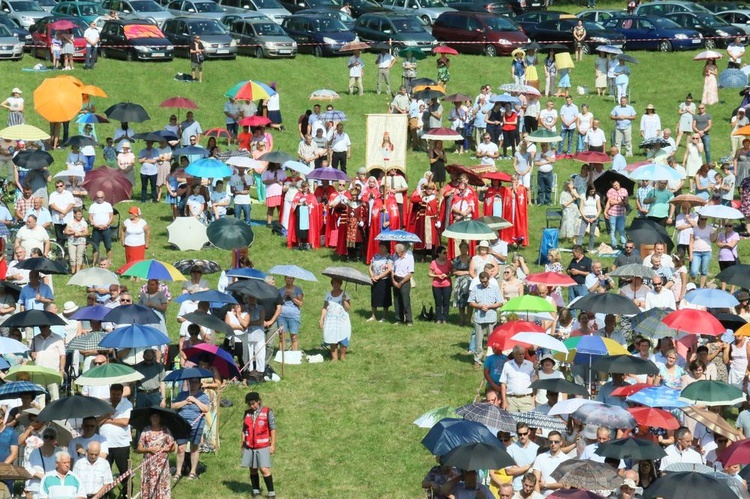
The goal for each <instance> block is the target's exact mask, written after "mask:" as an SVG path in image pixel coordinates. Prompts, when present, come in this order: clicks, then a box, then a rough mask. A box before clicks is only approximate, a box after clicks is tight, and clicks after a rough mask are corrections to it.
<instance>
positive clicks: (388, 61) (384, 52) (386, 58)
mask: <svg viewBox="0 0 750 499" xmlns="http://www.w3.org/2000/svg"><path fill="white" fill-rule="evenodd" d="M395 63H396V58H395V57H393V56H392V55H391V54H390V52H388V49H387V48H385V47H384V48H382V49H381V50H380V54H378V57H377V58H376V59H375V64H377V66H378V85H377V90H376V91H377V93H378V95H380V85H381V83H382V82H383V81H385V91H386V93H387V94H388V95H392V93H391V67H393V65H394V64H395Z"/></svg>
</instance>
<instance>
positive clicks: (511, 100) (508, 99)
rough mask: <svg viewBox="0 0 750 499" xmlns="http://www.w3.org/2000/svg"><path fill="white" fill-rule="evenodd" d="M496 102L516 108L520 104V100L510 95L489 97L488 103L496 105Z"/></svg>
mask: <svg viewBox="0 0 750 499" xmlns="http://www.w3.org/2000/svg"><path fill="white" fill-rule="evenodd" d="M498 102H499V103H501V104H510V105H512V106H516V105H519V104H521V99H519V98H518V97H515V96H513V95H510V94H496V95H493V96H492V97H490V103H492V104H496V103H498Z"/></svg>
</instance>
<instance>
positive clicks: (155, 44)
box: [99, 19, 174, 61]
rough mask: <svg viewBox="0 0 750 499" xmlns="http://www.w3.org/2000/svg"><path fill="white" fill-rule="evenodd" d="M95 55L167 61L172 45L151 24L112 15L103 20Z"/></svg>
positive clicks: (170, 56)
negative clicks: (112, 17)
mask: <svg viewBox="0 0 750 499" xmlns="http://www.w3.org/2000/svg"><path fill="white" fill-rule="evenodd" d="M99 55H101V56H102V57H105V58H107V57H110V58H113V59H114V58H121V59H125V60H126V61H135V60H143V61H145V60H150V61H171V60H172V58H173V57H174V46H173V45H172V42H170V41H169V40H168V39H167V38H166V37H165V36H164V33H162V31H161V30H160V29H159V27H158V26H156V25H155V24H146V23H144V22H143V21H127V20H122V19H115V20H108V21H107V22H105V23H104V27H103V28H102V32H101V36H100V42H99Z"/></svg>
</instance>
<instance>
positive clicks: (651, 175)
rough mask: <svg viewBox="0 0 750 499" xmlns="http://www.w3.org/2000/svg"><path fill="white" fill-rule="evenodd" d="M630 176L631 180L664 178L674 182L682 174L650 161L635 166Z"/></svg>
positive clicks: (680, 177)
mask: <svg viewBox="0 0 750 499" xmlns="http://www.w3.org/2000/svg"><path fill="white" fill-rule="evenodd" d="M630 178H631V179H633V180H651V181H654V180H666V181H675V182H676V181H679V180H681V179H682V176H681V175H680V174H679V173H678V172H677V170H675V169H674V168H670V167H668V166H665V165H658V164H656V163H651V164H650V165H644V166H641V167H638V168H636V169H635V170H634V171H633V172H632V173H631V174H630Z"/></svg>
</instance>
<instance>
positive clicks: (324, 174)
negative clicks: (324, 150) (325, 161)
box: [307, 166, 349, 182]
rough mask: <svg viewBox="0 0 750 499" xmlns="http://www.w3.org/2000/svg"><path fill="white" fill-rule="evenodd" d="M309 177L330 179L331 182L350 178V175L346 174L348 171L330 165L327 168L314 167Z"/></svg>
mask: <svg viewBox="0 0 750 499" xmlns="http://www.w3.org/2000/svg"><path fill="white" fill-rule="evenodd" d="M307 178H308V179H313V180H328V181H331V182H335V181H337V180H346V181H348V180H349V177H348V176H347V175H346V173H344V172H342V171H341V170H337V169H336V168H333V167H330V166H329V167H327V168H316V169H314V170H313V171H312V172H310V174H309V175H308V176H307Z"/></svg>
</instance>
